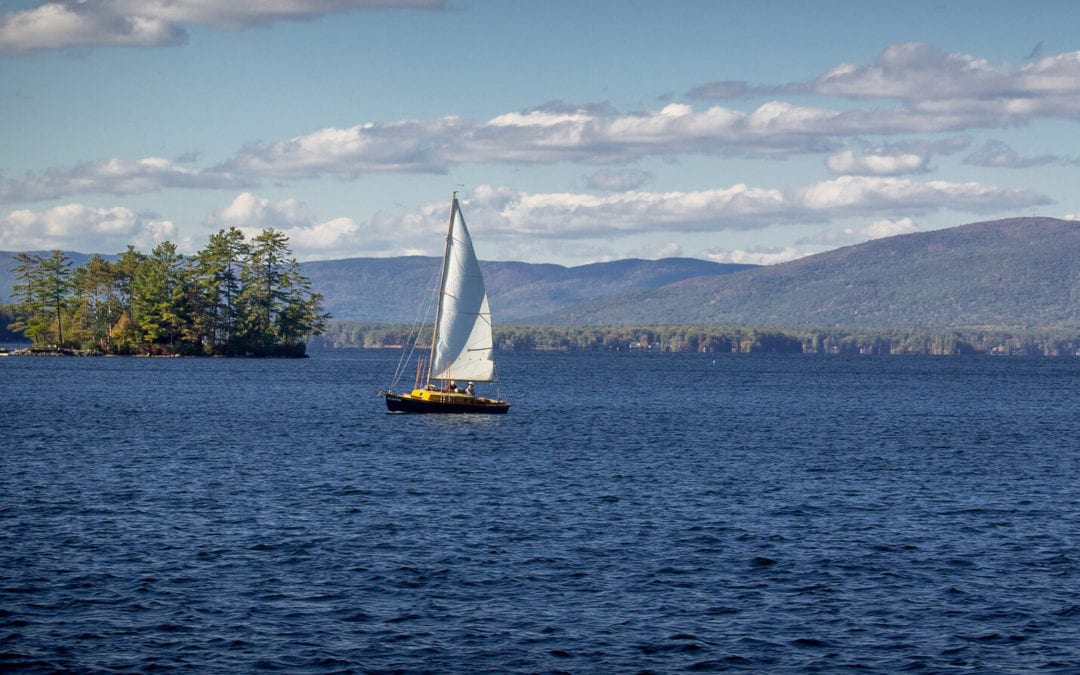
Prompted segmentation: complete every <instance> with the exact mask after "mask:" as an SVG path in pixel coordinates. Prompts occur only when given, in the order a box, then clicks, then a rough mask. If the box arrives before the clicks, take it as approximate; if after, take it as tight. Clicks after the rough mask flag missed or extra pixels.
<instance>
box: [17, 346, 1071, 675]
mask: <svg viewBox="0 0 1080 675" xmlns="http://www.w3.org/2000/svg"><path fill="white" fill-rule="evenodd" d="M397 357H398V355H397V354H396V353H394V352H370V351H369V352H341V351H339V352H319V353H317V354H315V356H314V357H313V358H311V359H308V360H303V361H278V360H265V361H261V360H217V359H215V360H196V359H160V360H158V359H102V358H87V359H77V358H21V357H9V358H6V359H0V397H2V411H0V412H2V416H0V439H2V440H0V443H2V449H0V669H7V668H18V669H21V668H27V669H37V670H41V671H58V670H72V671H80V672H92V671H149V670H154V669H170V668H175V669H180V670H185V671H195V672H235V671H251V670H256V669H278V670H282V671H288V672H318V673H321V672H387V671H401V672H422V671H428V672H499V673H528V672H555V671H564V672H579V673H592V672H638V671H655V672H678V671H714V670H747V671H755V672H776V671H829V672H834V671H843V670H848V669H863V670H867V671H870V672H894V671H898V670H916V671H918V670H923V671H926V672H951V671H955V672H960V671H966V672H1020V671H1036V670H1039V671H1050V672H1055V671H1060V672H1078V671H1080V482H1078V476H1080V440H1078V439H1080V414H1078V413H1080V361H1078V360H1054V359H1042V360H1024V359H1009V358H1001V359H997V358H989V357H979V358H962V359H948V358H929V357H927V358H923V357H910V358H909V357H864V358H844V357H820V356H771V357H770V356H748V355H722V356H713V355H689V354H687V355H651V356H650V355H643V356H633V355H625V354H624V355H612V354H601V355H570V354H510V355H506V356H505V358H504V359H503V361H502V362H501V364H500V368H501V375H502V379H503V381H504V384H503V387H502V393H503V394H504V395H505V396H507V397H508V398H510V399H511V400H512V401H513V402H514V407H513V408H512V409H511V411H510V414H509V415H506V416H496V417H480V418H474V417H422V416H402V415H387V414H385V412H384V410H385V408H384V407H383V402H382V400H381V399H379V398H377V397H376V396H375V395H374V394H375V392H376V391H378V390H379V389H381V388H385V387H386V386H387V384H388V379H389V377H390V375H391V374H392V372H393V370H394V367H395V364H396V360H397Z"/></svg>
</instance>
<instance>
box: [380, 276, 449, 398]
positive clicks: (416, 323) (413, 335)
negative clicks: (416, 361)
mask: <svg viewBox="0 0 1080 675" xmlns="http://www.w3.org/2000/svg"><path fill="white" fill-rule="evenodd" d="M437 274H438V270H437V269H433V270H432V273H431V279H430V280H429V283H428V284H427V287H428V288H429V289H430V288H431V287H432V285H433V282H434V281H435V277H436V276H437ZM434 297H435V294H434V293H427V294H425V298H426V300H425V301H423V302H421V303H420V304H419V306H418V307H417V309H416V317H415V318H414V319H413V323H412V327H411V328H410V329H409V338H408V339H409V348H408V349H402V350H401V357H400V358H399V359H398V364H397V368H395V369H394V379H393V381H392V383H391V387H390V388H391V390H393V389H394V388H396V387H397V385H398V382H399V381H400V380H401V378H402V377H404V376H405V370H406V367H407V365H408V363H409V362H410V361H412V358H413V354H415V353H416V343H417V341H418V339H419V337H420V332H421V331H422V330H423V326H424V323H423V322H424V319H426V318H427V317H429V316H431V305H432V300H433V299H434Z"/></svg>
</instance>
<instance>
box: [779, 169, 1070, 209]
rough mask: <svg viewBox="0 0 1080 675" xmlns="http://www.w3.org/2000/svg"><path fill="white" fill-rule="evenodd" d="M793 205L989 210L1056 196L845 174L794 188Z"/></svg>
mask: <svg viewBox="0 0 1080 675" xmlns="http://www.w3.org/2000/svg"><path fill="white" fill-rule="evenodd" d="M789 200H790V202H791V203H792V204H798V205H799V206H800V207H802V208H805V209H807V210H809V211H814V212H823V213H825V212H827V213H830V214H832V215H840V214H843V213H853V214H860V213H873V212H879V213H882V212H895V211H897V210H902V211H904V212H906V213H924V212H926V211H929V210H935V209H950V210H954V211H966V212H970V213H985V212H991V211H995V210H1000V209H1013V208H1017V207H1021V206H1033V205H1039V204H1049V203H1051V200H1050V199H1049V198H1047V197H1045V196H1043V195H1040V194H1038V193H1036V192H1034V191H1032V190H1020V189H1014V188H1004V187H998V186H994V185H983V184H981V183H975V182H966V183H953V182H948V181H926V182H920V181H913V180H910V179H902V178H879V177H858V176H841V177H839V178H836V179H834V180H830V181H823V182H820V183H814V184H812V185H807V186H804V187H799V188H796V189H794V190H793V191H791V193H790V195H789Z"/></svg>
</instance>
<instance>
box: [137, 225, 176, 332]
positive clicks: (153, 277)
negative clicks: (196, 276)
mask: <svg viewBox="0 0 1080 675" xmlns="http://www.w3.org/2000/svg"><path fill="white" fill-rule="evenodd" d="M183 282H184V256H183V255H181V254H179V253H177V251H176V244H173V243H172V242H170V241H163V242H161V243H160V244H158V245H157V246H155V247H154V249H153V250H152V251H151V252H150V257H148V258H147V259H146V260H144V261H142V263H141V264H140V265H139V267H138V269H137V270H136V272H135V277H134V279H133V280H132V285H131V293H132V297H131V307H132V313H133V316H134V319H135V325H136V326H138V329H139V331H140V332H141V333H142V338H143V341H144V342H146V343H148V344H159V345H168V346H169V347H174V346H175V345H176V341H177V339H178V338H179V337H180V333H181V329H182V328H183V325H184V322H185V321H186V320H187V305H186V302H185V294H184V284H183Z"/></svg>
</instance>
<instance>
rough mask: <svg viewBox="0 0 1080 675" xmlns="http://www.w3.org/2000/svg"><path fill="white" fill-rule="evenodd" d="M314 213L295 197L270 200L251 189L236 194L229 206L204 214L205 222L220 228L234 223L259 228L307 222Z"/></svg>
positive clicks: (275, 227) (286, 226)
mask: <svg viewBox="0 0 1080 675" xmlns="http://www.w3.org/2000/svg"><path fill="white" fill-rule="evenodd" d="M313 221H314V216H313V215H312V214H311V213H310V212H309V211H308V210H307V206H306V205H305V204H303V203H302V202H300V201H299V200H297V199H283V200H281V201H279V202H271V201H270V200H269V199H267V198H266V197H259V196H257V195H254V194H252V193H250V192H244V193H241V194H239V195H237V196H236V198H235V199H233V200H232V202H230V203H229V205H228V206H225V207H224V208H222V209H219V210H217V211H215V212H214V213H212V214H210V216H209V217H207V219H206V222H207V224H208V225H212V226H215V227H221V228H229V227H235V228H237V229H240V230H253V231H260V230H264V229H266V228H274V229H275V230H284V229H286V228H289V227H295V226H298V225H309V224H310V223H311V222H313Z"/></svg>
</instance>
